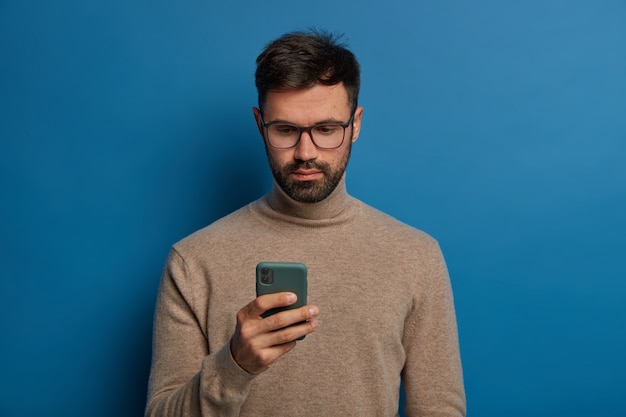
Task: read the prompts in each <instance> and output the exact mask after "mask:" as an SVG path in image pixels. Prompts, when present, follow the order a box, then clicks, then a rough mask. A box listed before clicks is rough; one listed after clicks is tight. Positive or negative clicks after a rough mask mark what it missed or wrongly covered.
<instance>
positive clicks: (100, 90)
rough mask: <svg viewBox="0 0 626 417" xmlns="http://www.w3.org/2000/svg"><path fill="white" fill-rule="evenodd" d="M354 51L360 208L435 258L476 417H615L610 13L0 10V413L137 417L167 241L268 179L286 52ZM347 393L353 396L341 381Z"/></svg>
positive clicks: (265, 6)
mask: <svg viewBox="0 0 626 417" xmlns="http://www.w3.org/2000/svg"><path fill="white" fill-rule="evenodd" d="M310 26H317V27H323V28H327V29H331V30H335V31H340V32H345V33H346V35H347V40H348V42H349V45H350V46H351V48H352V49H353V50H354V51H355V53H356V54H357V56H358V57H359V59H360V61H361V64H362V68H363V74H362V94H361V104H362V105H363V106H364V107H365V113H364V118H363V130H362V134H361V137H360V139H359V141H358V142H357V144H356V146H355V149H354V153H353V158H352V161H351V165H350V167H349V174H348V187H349V190H350V191H351V193H352V194H353V195H355V196H357V197H359V198H361V199H362V200H364V201H365V202H367V203H370V204H372V205H374V206H376V207H378V208H380V209H382V210H384V211H386V212H388V213H390V214H392V215H394V216H395V217H397V218H399V219H400V220H402V221H405V222H407V223H409V224H411V225H413V226H416V227H418V228H421V229H423V230H425V231H426V232H428V233H430V234H432V235H434V236H435V237H436V238H437V239H438V240H439V241H440V243H441V245H442V248H443V250H444V253H445V255H446V258H447V261H448V266H449V269H450V273H451V277H452V283H453V286H454V290H455V297H456V307H457V314H458V321H459V331H460V341H461V352H462V358H463V364H464V372H465V382H466V389H467V395H468V409H469V414H468V415H470V416H472V417H473V416H475V417H492V416H493V417H496V416H498V417H499V416H503V415H506V416H509V417H512V416H534V417H540V416H546V417H547V416H550V417H554V416H569V417H572V416H605V417H612V416H622V417H623V416H626V397H625V396H624V389H625V388H626V354H625V352H626V330H625V323H626V307H625V305H626V304H625V303H624V300H623V299H624V296H625V293H626V280H625V278H626V262H625V259H624V258H625V256H624V255H625V252H626V214H625V213H626V163H624V160H625V157H626V117H625V116H626V3H625V2H624V1H623V0H599V1H584V0H570V1H565V0H562V1H559V0H542V1H539V0H527V1H500V0H483V1H462V0H450V1H415V2H408V1H407V2H401V1H394V0H392V1H384V2H379V1H370V2H360V1H359V2H357V1H343V2H342V1H335V0H322V1H318V2H306V3H304V2H302V3H297V2H292V1H266V2H259V1H251V0H250V1H232V2H219V3H218V2H208V1H198V0H190V1H183V2H173V1H171V2H168V1H152V2H147V1H121V0H109V1H101V2H95V1H86V0H58V1H54V2H47V1H17V0H3V1H0V139H1V149H0V191H1V196H2V197H1V203H0V228H1V229H0V230H1V245H2V247H1V251H0V256H1V259H0V261H1V263H0V268H1V269H0V274H1V278H0V279H1V281H0V285H1V286H0V335H1V336H0V337H1V341H2V342H1V344H0V376H1V377H0V416H3V417H5V416H7V417H8V416H11V417H13V416H66V417H70V416H81V417H83V416H93V417H100V416H139V415H141V414H142V412H143V407H144V403H145V390H146V381H147V376H148V369H149V360H150V343H151V342H150V338H151V321H152V311H153V306H154V301H155V296H156V289H157V285H158V281H159V278H160V272H161V268H162V265H163V262H164V260H165V256H166V254H167V251H168V248H169V246H170V245H171V244H172V243H173V242H174V241H176V240H178V239H180V238H182V237H184V236H185V235H187V234H189V233H191V232H192V231H194V230H196V229H197V228H199V227H202V226H204V225H205V224H207V223H210V222H212V221H213V220H215V219H217V218H219V217H221V216H223V215H225V214H227V213H228V212H230V211H232V210H234V209H236V208H238V207H239V206H241V205H243V204H245V203H246V202H248V201H250V200H252V199H256V198H258V197H259V196H261V195H262V194H263V193H264V192H265V191H266V190H267V189H268V187H269V186H270V183H271V181H270V174H269V170H268V169H267V167H266V162H265V156H264V152H263V147H262V142H261V140H260V139H259V137H258V135H257V132H256V130H255V126H254V122H253V119H252V113H251V110H250V109H251V107H252V106H253V105H255V104H256V92H255V89H254V84H253V72H254V59H255V58H256V55H257V54H258V53H259V52H260V51H261V49H262V48H263V46H264V45H265V44H266V43H267V42H268V41H269V40H270V39H273V38H275V37H276V36H278V35H280V34H282V33H284V32H286V31H291V30H295V29H303V28H307V27H310ZM346 383H349V381H346Z"/></svg>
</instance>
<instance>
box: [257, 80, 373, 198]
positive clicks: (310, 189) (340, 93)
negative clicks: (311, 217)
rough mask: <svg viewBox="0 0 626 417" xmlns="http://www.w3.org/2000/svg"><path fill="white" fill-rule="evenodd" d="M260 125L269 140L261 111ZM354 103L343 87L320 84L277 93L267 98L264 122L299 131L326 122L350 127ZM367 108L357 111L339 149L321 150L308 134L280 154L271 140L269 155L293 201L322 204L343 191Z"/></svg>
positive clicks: (282, 184) (276, 172) (284, 188)
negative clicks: (339, 189) (336, 191)
mask: <svg viewBox="0 0 626 417" xmlns="http://www.w3.org/2000/svg"><path fill="white" fill-rule="evenodd" d="M253 111H254V116H255V118H256V121H257V126H258V127H259V131H260V132H261V136H263V137H264V135H265V132H264V129H263V126H262V123H261V113H260V110H259V109H257V108H255V109H254V110H253ZM350 111H351V108H350V103H349V101H348V93H347V92H346V89H345V87H344V86H343V84H337V85H332V86H327V85H322V84H317V85H315V86H314V87H311V88H307V89H303V90H274V91H270V92H268V94H267V97H266V101H265V106H264V111H263V120H264V121H265V123H272V122H275V121H281V122H285V123H291V124H294V125H298V126H312V125H315V124H318V123H321V122H339V123H346V122H348V120H350V117H351V116H352V114H351V113H350ZM362 114H363V108H361V107H359V108H357V110H356V112H355V114H354V122H353V124H351V125H350V126H348V127H347V128H346V130H345V137H344V141H343V143H342V144H341V146H340V147H339V148H336V149H321V148H318V147H317V146H315V144H314V143H313V141H312V140H311V137H310V136H309V134H308V133H307V132H302V136H301V138H300V141H299V142H298V143H297V145H296V146H294V147H293V148H289V149H276V148H273V147H272V146H270V145H269V143H267V140H266V141H265V151H266V153H267V157H268V160H269V163H270V167H271V169H272V173H273V175H274V179H275V180H276V182H277V183H278V185H279V186H280V187H281V188H282V190H283V191H284V192H285V193H286V194H287V195H288V196H289V197H291V198H292V199H293V200H295V201H299V202H303V203H316V202H319V201H322V200H324V199H325V198H326V197H328V196H329V195H330V194H331V193H332V192H333V190H334V189H335V188H336V187H337V185H338V184H339V182H340V181H341V178H342V177H343V174H344V172H345V170H346V166H347V165H348V159H349V158H350V150H351V147H352V142H354V141H356V140H357V138H358V136H359V131H360V129H361V116H362Z"/></svg>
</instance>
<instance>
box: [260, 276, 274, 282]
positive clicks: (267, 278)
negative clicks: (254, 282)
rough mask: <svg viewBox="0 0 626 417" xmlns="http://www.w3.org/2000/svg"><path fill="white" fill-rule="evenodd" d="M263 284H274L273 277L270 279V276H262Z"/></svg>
mask: <svg viewBox="0 0 626 417" xmlns="http://www.w3.org/2000/svg"><path fill="white" fill-rule="evenodd" d="M261 282H262V283H263V284H271V283H272V277H270V276H268V275H262V276H261Z"/></svg>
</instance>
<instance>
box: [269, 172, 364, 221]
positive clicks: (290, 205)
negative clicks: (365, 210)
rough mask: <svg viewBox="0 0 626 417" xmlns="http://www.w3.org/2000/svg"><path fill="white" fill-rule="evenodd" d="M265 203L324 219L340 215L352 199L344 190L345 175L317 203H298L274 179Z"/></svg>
mask: <svg viewBox="0 0 626 417" xmlns="http://www.w3.org/2000/svg"><path fill="white" fill-rule="evenodd" d="M265 199H266V201H267V204H268V205H269V206H270V207H271V208H272V209H273V210H274V211H276V212H278V213H281V214H286V215H288V216H292V217H297V218H301V219H306V220H325V219H333V218H336V217H338V216H340V215H341V214H342V213H343V212H344V211H345V210H346V209H347V208H348V207H349V206H350V205H351V203H352V202H354V199H353V198H352V197H350V195H348V191H347V190H346V177H345V175H344V176H343V178H342V179H341V182H340V183H339V184H338V185H337V188H335V190H333V192H332V193H331V194H330V195H329V196H328V197H326V198H325V199H324V200H322V201H320V202H318V203H300V202H298V201H295V200H293V199H292V198H291V197H289V196H288V195H287V194H285V192H284V191H283V190H282V188H280V186H279V185H278V184H277V183H276V181H274V186H273V188H272V191H271V192H270V193H269V194H268V195H267V196H266V198H265Z"/></svg>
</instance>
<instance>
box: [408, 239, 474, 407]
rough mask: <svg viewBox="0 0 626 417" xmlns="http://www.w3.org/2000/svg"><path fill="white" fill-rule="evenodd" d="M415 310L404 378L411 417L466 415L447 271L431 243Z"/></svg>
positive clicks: (416, 297) (409, 323)
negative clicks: (422, 285)
mask: <svg viewBox="0 0 626 417" xmlns="http://www.w3.org/2000/svg"><path fill="white" fill-rule="evenodd" d="M421 265H422V267H421V272H420V273H419V275H420V276H419V279H418V282H422V283H424V287H421V285H418V287H421V288H422V290H421V291H416V295H415V300H414V306H413V309H412V311H411V312H410V314H409V317H408V318H407V322H406V323H405V333H404V338H403V344H404V347H405V352H406V363H405V367H404V370H403V372H402V380H403V385H404V389H405V393H406V404H405V411H406V415H407V416H409V417H424V416H428V417H444V416H445V417H463V416H465V413H466V400H465V391H464V387H463V374H462V368H461V359H460V352H459V342H458V333H457V324H456V317H455V311H454V301H453V296H452V288H451V285H450V279H449V276H448V271H447V268H446V265H445V261H444V259H443V255H442V254H441V250H440V249H439V245H438V244H437V243H436V242H435V241H433V242H432V244H431V245H429V246H428V250H427V252H426V253H425V254H424V258H423V260H422V262H421Z"/></svg>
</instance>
